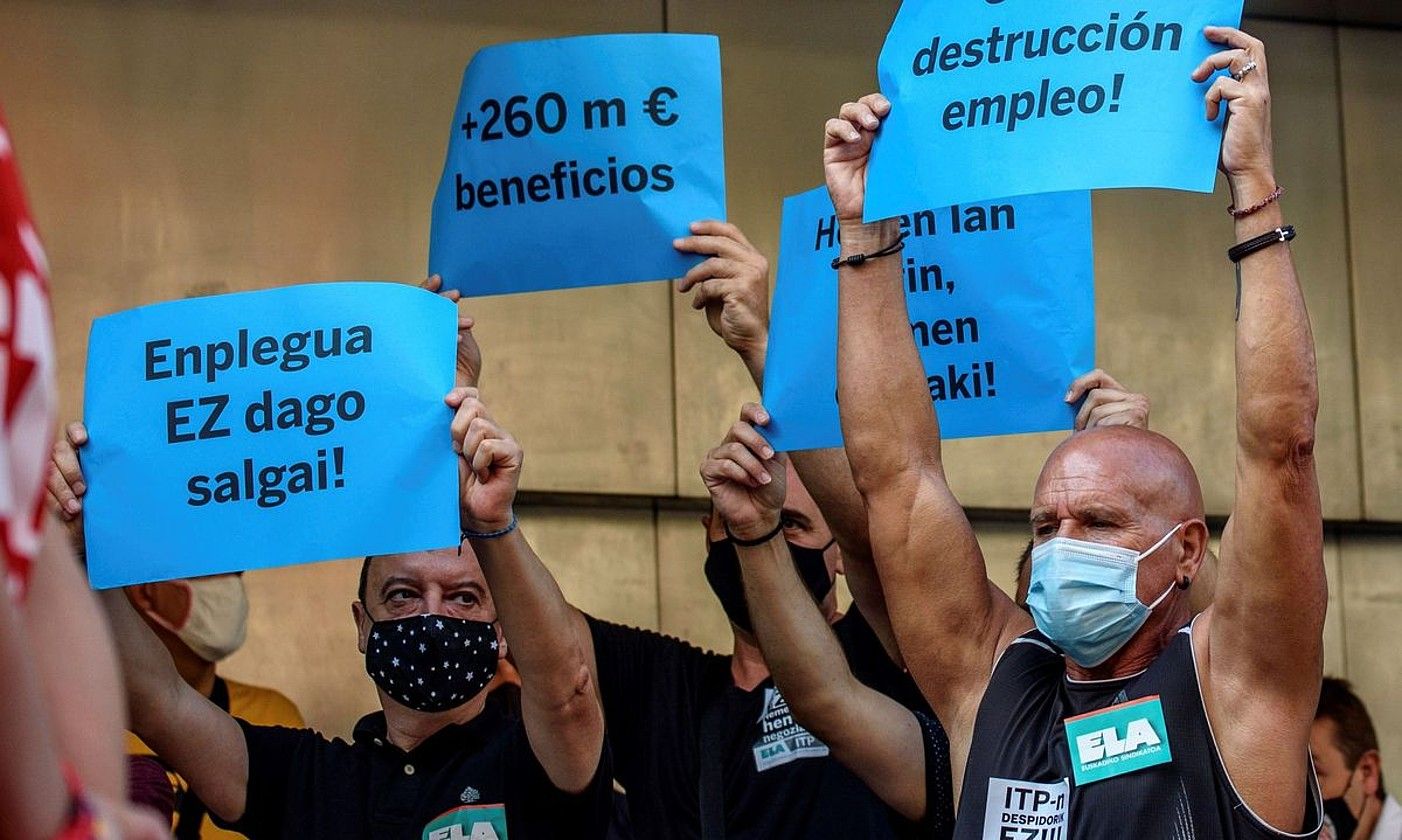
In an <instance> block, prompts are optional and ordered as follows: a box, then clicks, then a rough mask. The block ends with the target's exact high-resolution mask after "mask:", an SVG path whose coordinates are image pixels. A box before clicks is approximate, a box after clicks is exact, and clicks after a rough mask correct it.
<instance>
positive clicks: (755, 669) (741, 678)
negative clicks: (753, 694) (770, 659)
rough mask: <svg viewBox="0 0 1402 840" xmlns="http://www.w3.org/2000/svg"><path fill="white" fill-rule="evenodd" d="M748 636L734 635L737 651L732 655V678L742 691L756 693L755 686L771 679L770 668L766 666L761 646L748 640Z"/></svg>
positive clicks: (737, 633) (738, 633) (736, 633)
mask: <svg viewBox="0 0 1402 840" xmlns="http://www.w3.org/2000/svg"><path fill="white" fill-rule="evenodd" d="M747 635H748V634H744V633H740V632H735V633H734V637H735V649H734V652H733V653H731V655H730V677H731V679H733V680H734V681H735V687H736V688H738V689H740V690H741V691H754V690H755V686H757V685H759V684H760V683H762V682H764V681H765V680H767V679H769V666H768V665H767V664H765V661H764V654H762V653H760V650H759V646H758V645H757V644H755V643H754V642H753V641H751V640H750V639H748V638H746V636H747Z"/></svg>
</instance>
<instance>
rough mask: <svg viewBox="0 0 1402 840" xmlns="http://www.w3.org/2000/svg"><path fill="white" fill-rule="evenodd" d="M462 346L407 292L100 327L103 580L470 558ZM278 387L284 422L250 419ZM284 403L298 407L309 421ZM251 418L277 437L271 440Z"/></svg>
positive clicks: (354, 294)
mask: <svg viewBox="0 0 1402 840" xmlns="http://www.w3.org/2000/svg"><path fill="white" fill-rule="evenodd" d="M365 328H368V330H369V339H368V344H367V342H366V340H365V338H364V336H365V335H366V333H365V332H364V329H365ZM337 329H338V330H339V336H337V335H336V334H335V333H333V332H332V331H333V330H337ZM241 331H246V333H243V334H242V336H241ZM317 331H320V332H319V333H318V332H317ZM299 333H301V334H305V333H311V335H310V336H307V337H305V338H298V337H297V334H299ZM263 337H267V339H266V340H264V341H261V342H260V341H259V339H260V338H263ZM337 339H339V340H337ZM161 342H169V343H168V344H164V343H161ZM299 345H305V346H304V347H302V348H301V349H300V350H299V349H298V346H299ZM456 346H457V309H456V307H455V306H454V305H453V304H452V303H450V302H449V301H447V300H444V299H443V298H440V297H438V296H437V295H432V294H429V293H427V292H425V291H423V290H422V289H417V288H414V287H411V286H403V285H398V284H391V283H322V284H313V285H305V286H290V287H286V288H279V289H270V290H266V291H257V292H242V293H238V294H230V295H219V296H216V297H206V298H194V299H190V300H179V301H172V302H168V303H158V304H155V305H152V306H144V307H141V308H139V309H133V310H130V311H127V312H120V313H117V314H115V315H109V316H107V317H104V318H99V319H97V320H96V321H94V322H93V325H92V331H91V333H90V335H89V343H88V365H87V384H86V391H85V394H84V420H85V422H86V423H87V427H88V434H89V439H90V443H89V444H88V445H87V446H85V447H84V448H83V450H82V452H81V457H82V461H83V470H84V473H85V477H86V479H87V484H88V492H87V496H86V497H85V498H84V502H83V503H84V513H85V523H86V537H87V554H88V576H89V578H90V580H91V581H92V584H93V585H94V586H96V587H99V588H106V587H112V586H122V585H126V584H132V583H142V582H147V581H153V580H167V579H170V578H178V577H191V576H196V575H209V574H217V573H221V572H229V571H236V570H241V569H257V568H264V567H269V566H280V565H286V564H290V563H304V562H310V561H314V560H326V559H331V558H341V557H355V556H363V555H366V554H388V553H394V552H401V551H414V550H421V549H433V548H441V547H443V546H450V545H454V544H455V543H456V542H457V540H458V513H457V480H458V473H457V459H456V456H455V455H454V453H453V450H452V444H451V437H450V434H449V423H450V421H451V419H452V416H453V415H452V411H451V409H449V408H448V407H447V406H446V405H445V404H444V402H443V397H444V395H445V394H447V393H448V391H449V390H450V389H451V388H452V387H453V365H454V356H455V352H456ZM186 347H195V348H198V352H197V354H195V355H191V354H186V353H182V352H181V351H180V348H186ZM284 350H286V351H287V352H284ZM196 355H197V356H198V363H196ZM177 365H179V366H180V367H177ZM196 367H198V370H196ZM181 371H183V375H177V374H180V373H181ZM148 377H149V378H148ZM211 380H212V381H211ZM265 391H270V392H271V394H270V400H269V402H270V404H271V406H272V411H271V412H270V413H271V415H272V416H271V418H267V417H265V416H264V414H265V413H264V412H263V410H262V409H261V407H260V408H256V409H252V414H253V416H252V417H251V418H250V417H249V412H250V406H253V405H255V404H256V405H259V406H261V405H262V404H263V394H264V392H265ZM351 392H356V393H358V394H360V395H361V398H362V399H360V400H357V399H356V398H355V397H354V396H352V395H351ZM327 394H334V395H336V396H335V397H334V398H333V399H331V400H315V401H313V399H312V398H313V397H314V396H315V395H327ZM225 398H227V399H226V400H225ZM284 400H295V401H296V402H298V403H300V405H301V406H302V410H301V411H300V412H299V413H300V414H301V417H300V418H298V417H297V416H296V415H295V414H294V409H293V408H292V407H291V404H290V403H284V402H283V401H284ZM182 401H190V402H189V403H183V402H182ZM221 402H223V405H222V406H221V405H220V403H221ZM323 402H326V403H329V411H323V410H322V409H323V405H322V403H323ZM216 413H217V416H216ZM313 413H315V414H320V415H326V416H327V417H328V418H329V419H330V420H333V421H334V424H335V425H334V428H332V429H329V430H328V429H325V424H324V420H323V421H317V422H315V423H313V422H311V421H310V420H309V418H310V416H311V415H312V414H313ZM357 415H358V416H357ZM353 416H356V418H357V419H350V420H348V419H344V418H347V417H353ZM299 419H300V422H301V425H300V427H298V426H294V425H293V424H294V422H296V421H297V420H299ZM250 420H251V422H252V425H253V427H254V428H259V429H263V427H265V426H267V425H269V422H271V425H272V426H273V428H271V429H269V430H260V431H258V432H256V433H255V432H253V431H250V429H249V423H250ZM280 421H281V422H280ZM284 427H286V428H284ZM309 431H314V432H315V433H314V434H313V433H309ZM172 438H175V439H176V442H172ZM296 464H305V465H306V468H305V469H304V468H302V467H295V466H290V465H296ZM279 466H282V467H289V468H288V469H285V470H282V471H278V470H277V469H276V468H277V467H279ZM221 474H222V478H220V476H221ZM199 476H203V477H205V478H206V479H207V480H206V481H205V482H203V486H201V483H200V482H199V481H198V479H197V478H196V477H199ZM249 477H251V478H252V482H251V483H250V482H248V478H249ZM294 488H295V490H296V491H297V492H292V490H293V489H294ZM279 490H281V493H282V498H281V499H279V498H278V491H279ZM234 494H237V496H238V497H239V500H237V501H234V500H232V499H231V496H232V495H234ZM206 497H207V498H206ZM260 499H261V500H262V501H261V502H260V501H259V500H260Z"/></svg>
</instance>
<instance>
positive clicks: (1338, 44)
mask: <svg viewBox="0 0 1402 840" xmlns="http://www.w3.org/2000/svg"><path fill="white" fill-rule="evenodd" d="M1343 56H1344V45H1343V27H1341V26H1336V27H1334V89H1335V92H1336V93H1337V95H1338V98H1339V108H1338V114H1337V116H1338V121H1339V176H1340V177H1339V181H1340V183H1341V184H1342V185H1343V193H1344V195H1343V197H1344V256H1345V259H1346V261H1347V264H1348V337H1349V364H1350V365H1352V367H1353V427H1354V434H1355V435H1356V436H1357V443H1358V448H1357V450H1356V451H1355V458H1356V460H1357V463H1358V518H1359V519H1360V520H1366V519H1367V518H1368V492H1367V486H1368V480H1367V475H1366V474H1365V472H1364V470H1365V469H1366V468H1367V464H1366V463H1365V460H1364V458H1363V449H1364V446H1363V384H1362V382H1361V369H1360V367H1359V364H1358V326H1359V325H1358V282H1357V270H1356V268H1355V266H1354V258H1353V218H1352V215H1351V213H1350V206H1349V195H1348V121H1347V120H1345V119H1344V58H1343ZM1340 546H1341V547H1342V538H1341V539H1340ZM1342 563H1343V561H1342V557H1341V559H1340V570H1342Z"/></svg>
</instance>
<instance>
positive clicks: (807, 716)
mask: <svg viewBox="0 0 1402 840" xmlns="http://www.w3.org/2000/svg"><path fill="white" fill-rule="evenodd" d="M758 413H759V407H758V406H754V405H747V406H746V407H745V408H744V409H743V411H742V416H741V419H740V421H738V422H737V423H735V425H734V426H732V427H731V431H730V433H729V434H728V435H727V436H726V438H725V440H724V441H723V442H722V443H721V445H720V446H718V447H716V448H715V449H712V450H711V451H710V452H709V453H708V454H707V455H706V458H705V460H704V461H703V462H702V464H701V479H702V481H703V482H704V483H705V485H706V489H707V490H708V491H709V492H710V494H711V504H712V508H713V510H714V511H715V518H716V519H717V520H720V521H721V522H722V523H723V524H722V526H721V530H722V531H723V533H724V534H725V535H726V536H727V537H728V538H729V539H730V540H731V541H732V542H733V543H734V544H735V546H736V552H737V554H738V556H739V563H740V567H741V570H742V575H743V579H744V592H743V593H742V595H743V597H744V598H745V601H746V603H747V604H748V605H749V609H748V611H747V613H748V617H749V620H750V623H751V624H752V626H753V629H752V630H751V631H750V632H751V633H753V635H754V636H755V638H756V639H757V640H758V642H759V645H760V651H761V652H762V653H763V654H764V657H765V661H766V662H767V663H769V666H770V668H771V669H772V671H773V674H774V684H775V689H776V691H781V692H783V693H784V695H785V696H786V697H788V698H789V707H790V709H791V710H792V714H793V720H794V721H795V723H796V724H797V725H801V726H803V727H805V728H806V729H807V730H809V731H811V732H812V734H813V736H815V737H817V738H818V739H820V740H821V741H822V743H824V744H825V745H826V746H827V747H828V748H829V749H830V750H831V754H832V756H833V758H835V759H836V760H837V761H838V762H840V763H841V764H842V765H843V766H844V767H846V768H848V769H849V770H851V771H852V772H853V773H854V774H856V776H857V777H859V778H860V779H861V780H862V781H863V782H864V783H865V784H866V785H867V786H868V787H869V788H870V789H871V791H872V792H873V793H874V794H876V796H878V797H880V799H881V801H882V802H884V803H885V804H886V805H887V806H888V807H890V808H891V809H892V810H893V811H895V812H897V813H899V814H901V815H902V816H904V817H905V818H906V819H908V820H911V821H912V822H917V823H919V824H920V825H921V826H922V828H923V834H922V836H925V837H948V836H950V834H951V833H952V831H953V828H954V809H953V798H952V793H951V781H950V775H949V747H948V741H947V740H946V739H945V736H944V731H943V730H942V729H941V728H940V725H939V723H938V721H936V720H935V719H934V718H933V717H932V716H931V715H930V714H928V713H926V712H924V711H920V710H918V709H916V710H913V709H911V708H909V707H907V706H905V705H903V704H902V703H900V702H899V701H897V700H894V699H892V698H890V697H888V696H886V695H885V694H883V693H881V692H880V691H877V690H876V689H874V688H871V687H869V686H867V685H866V684H865V683H863V682H862V681H861V680H859V679H857V678H856V676H855V675H854V674H853V672H852V668H851V666H849V665H848V664H847V657H846V655H845V653H844V651H843V649H842V646H841V644H840V643H839V641H838V638H837V637H836V636H834V635H833V632H832V630H831V628H830V626H829V625H830V623H831V618H830V616H829V615H828V614H826V611H825V610H822V609H818V608H815V606H814V604H813V603H812V599H811V598H810V597H808V593H807V591H806V586H805V584H804V582H803V579H802V577H801V576H800V574H799V573H798V569H797V565H796V564H795V562H794V559H793V554H792V552H791V550H790V549H789V547H788V544H787V542H786V541H784V540H782V539H779V537H780V535H781V534H782V532H783V530H784V525H783V506H784V503H785V498H786V496H787V492H786V489H787V483H788V480H789V469H788V460H789V459H788V457H787V456H785V455H783V454H781V453H775V452H774V451H773V450H772V449H771V448H770V446H769V444H768V442H767V441H766V440H765V439H764V437H763V435H761V434H760V432H759V429H758V428H757V427H756V424H755V421H754V420H753V417H754V416H755V415H756V414H758Z"/></svg>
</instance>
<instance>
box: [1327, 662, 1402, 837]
mask: <svg viewBox="0 0 1402 840" xmlns="http://www.w3.org/2000/svg"><path fill="white" fill-rule="evenodd" d="M1310 752H1311V753H1312V754H1313V755H1314V769H1315V773H1316V774H1318V776H1319V790H1320V792H1321V793H1322V794H1323V796H1324V814H1325V816H1326V820H1325V824H1324V831H1322V832H1320V835H1319V836H1320V840H1402V805H1399V804H1398V802H1397V799H1396V798H1395V797H1393V796H1392V794H1390V793H1388V792H1387V788H1386V787H1385V786H1384V785H1383V759H1382V754H1381V753H1379V752H1378V733H1377V732H1376V731H1375V730H1374V729H1373V719H1372V717H1371V716H1370V715H1369V714H1368V707H1367V706H1365V705H1363V701H1362V700H1361V699H1359V697H1358V695H1357V694H1355V693H1354V692H1353V686H1351V685H1349V684H1348V681H1347V680H1341V679H1338V678H1336V677H1325V678H1324V685H1323V687H1322V688H1321V689H1320V692H1319V709H1318V710H1317V711H1316V712H1315V716H1314V725H1313V726H1312V727H1310Z"/></svg>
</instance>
